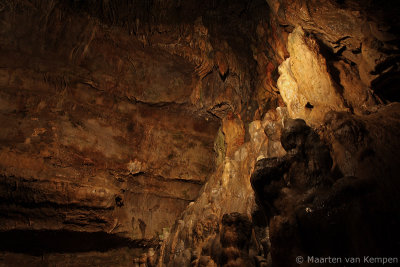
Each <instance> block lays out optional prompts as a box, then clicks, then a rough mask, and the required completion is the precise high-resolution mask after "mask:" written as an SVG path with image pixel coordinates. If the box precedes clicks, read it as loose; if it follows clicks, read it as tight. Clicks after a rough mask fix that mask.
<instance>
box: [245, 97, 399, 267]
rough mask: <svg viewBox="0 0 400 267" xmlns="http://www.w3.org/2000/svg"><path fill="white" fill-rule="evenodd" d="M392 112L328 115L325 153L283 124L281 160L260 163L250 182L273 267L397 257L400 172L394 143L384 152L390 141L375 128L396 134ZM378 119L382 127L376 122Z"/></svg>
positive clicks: (295, 127) (304, 133)
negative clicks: (300, 261)
mask: <svg viewBox="0 0 400 267" xmlns="http://www.w3.org/2000/svg"><path fill="white" fill-rule="evenodd" d="M399 107H400V106H399V105H397V104H396V105H391V106H388V107H385V108H383V109H382V110H380V111H379V112H378V113H376V114H373V115H369V116H363V117H353V116H351V115H348V113H337V112H332V113H330V114H329V115H328V116H327V118H326V124H325V125H326V128H325V130H324V131H325V134H326V135H325V136H330V137H329V138H333V139H334V140H332V139H325V141H328V140H329V143H330V144H332V146H331V148H329V147H328V146H326V145H325V144H324V143H323V142H322V141H321V140H320V138H319V136H318V134H317V133H315V132H314V131H313V130H312V129H311V128H310V127H309V126H307V125H306V124H305V122H304V121H303V120H300V119H297V120H288V121H287V122H286V124H285V127H284V129H283V131H282V136H281V142H282V146H283V147H284V149H285V150H286V151H287V154H286V155H285V156H284V157H280V158H279V157H278V158H268V159H263V160H259V161H258V162H257V164H256V167H255V171H254V173H253V175H252V178H251V181H252V186H253V188H254V191H255V193H256V199H257V202H258V204H259V205H260V206H261V207H262V210H263V211H264V214H265V218H266V220H267V221H269V223H268V228H269V233H270V242H271V250H270V253H271V256H272V262H273V263H274V265H276V266H297V263H296V257H298V256H303V257H304V258H305V259H307V257H308V256H316V257H324V256H332V257H334V256H337V257H361V256H363V255H372V254H377V255H386V256H390V255H392V256H393V255H395V254H396V251H398V249H399V247H398V243H397V241H396V240H398V237H399V236H400V233H399V231H398V229H397V227H396V226H395V225H397V224H398V223H399V221H400V218H399V216H397V214H399V207H398V206H397V205H393V204H394V203H397V202H398V194H397V193H396V190H395V189H394V188H397V187H398V181H397V179H396V178H395V177H397V176H398V172H399V171H400V170H399V166H398V161H397V159H395V158H393V155H394V154H398V147H399V144H398V142H397V140H396V141H394V143H393V144H392V146H390V147H388V146H386V145H385V139H389V138H391V139H393V138H395V136H396V134H395V133H394V132H392V131H391V130H388V131H385V132H382V131H381V129H382V128H385V129H386V128H387V129H388V128H389V127H390V128H391V127H393V128H394V129H397V128H398V127H399V125H400V123H399V117H398V115H399V114H398V112H399ZM389 114H390V115H389ZM385 115H387V116H388V120H386V121H383V120H381V119H379V118H380V117H381V116H385ZM391 116H393V117H391ZM389 117H391V118H392V119H389ZM388 121H391V122H390V123H389V124H386V123H387V122H388ZM378 125H379V126H378ZM389 125H390V126H389ZM395 131H396V130H395ZM378 133H379V135H380V136H381V137H380V138H379V139H374V136H376V135H377V134H378ZM395 139H396V138H395ZM339 144H340V145H339ZM330 150H331V153H332V155H333V157H331V155H330ZM344 155H347V158H346V159H344V158H343V157H344ZM382 159H385V160H383V161H382ZM377 162H380V163H379V165H376V164H377ZM332 164H333V165H332ZM389 185H390V186H389ZM261 222H262V221H261ZM255 223H257V221H255Z"/></svg>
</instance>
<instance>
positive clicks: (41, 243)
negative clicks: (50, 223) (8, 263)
mask: <svg viewBox="0 0 400 267" xmlns="http://www.w3.org/2000/svg"><path fill="white" fill-rule="evenodd" d="M155 245H156V242H155V241H154V240H131V239H129V238H123V237H119V236H117V235H115V234H107V233H105V232H93V233H88V232H76V231H67V230H46V231H40V230H11V231H6V232H0V251H8V252H15V253H26V254H30V255H42V254H46V253H70V252H88V251H100V252H105V251H108V250H112V249H117V248H122V247H129V248H143V247H154V246H155Z"/></svg>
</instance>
